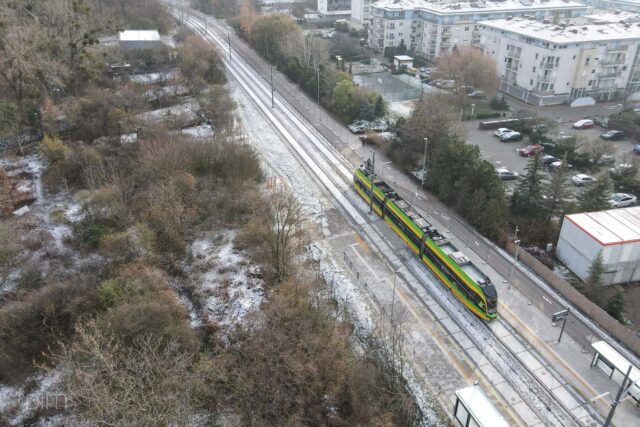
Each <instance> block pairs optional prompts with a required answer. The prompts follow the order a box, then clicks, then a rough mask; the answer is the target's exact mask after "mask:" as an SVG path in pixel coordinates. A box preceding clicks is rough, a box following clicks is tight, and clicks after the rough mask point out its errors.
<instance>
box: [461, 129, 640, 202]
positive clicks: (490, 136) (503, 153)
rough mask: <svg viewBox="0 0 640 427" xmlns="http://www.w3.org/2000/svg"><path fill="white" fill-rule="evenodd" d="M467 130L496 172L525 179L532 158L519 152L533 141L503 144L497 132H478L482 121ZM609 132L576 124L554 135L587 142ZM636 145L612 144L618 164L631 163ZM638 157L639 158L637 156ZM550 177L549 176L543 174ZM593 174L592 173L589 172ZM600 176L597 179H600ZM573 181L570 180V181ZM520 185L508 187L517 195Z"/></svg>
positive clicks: (626, 142) (603, 169)
mask: <svg viewBox="0 0 640 427" xmlns="http://www.w3.org/2000/svg"><path fill="white" fill-rule="evenodd" d="M464 126H465V127H466V129H467V132H468V138H467V141H468V142H469V143H471V144H475V145H477V146H478V147H479V148H480V151H481V152H482V157H483V158H484V159H485V160H487V161H489V162H491V163H492V164H493V165H494V166H495V167H496V168H502V167H504V168H507V169H510V170H512V171H514V172H517V173H519V174H520V175H524V174H525V173H526V170H525V168H526V166H527V163H528V161H529V158H528V157H522V156H520V155H518V153H517V152H516V150H517V149H518V148H522V147H526V146H527V145H530V142H529V138H528V137H527V136H525V137H524V138H523V140H522V141H516V142H506V143H505V142H500V140H499V139H498V138H497V137H496V136H494V130H480V129H478V121H477V120H472V121H467V122H464ZM605 131H606V129H603V128H600V127H598V126H595V127H593V128H592V129H580V130H578V129H573V128H572V122H567V123H560V124H559V125H558V129H557V130H556V131H555V132H554V134H553V136H559V135H562V134H563V135H578V136H580V137H581V138H585V139H587V140H599V138H600V135H601V134H602V133H604V132H605ZM634 143H635V142H634V141H632V140H630V139H629V138H625V139H623V140H620V141H612V144H613V146H614V147H615V148H616V153H615V156H616V164H619V163H622V162H625V161H628V159H629V155H630V153H632V150H633V145H634ZM634 157H635V156H634ZM610 167H611V166H603V167H601V168H600V171H599V172H598V173H603V172H606V170H607V169H608V168H610ZM581 172H585V171H580V170H573V171H572V172H571V173H570V174H569V175H570V176H573V175H575V174H577V173H581ZM543 173H544V174H546V175H547V176H548V174H549V172H547V171H546V170H544V171H543ZM585 173H589V174H592V175H593V173H590V172H585ZM598 173H596V174H595V175H597V174H598ZM569 179H570V177H569ZM518 182H519V181H518V180H514V181H505V185H506V186H507V189H508V191H509V192H511V191H513V188H514V187H515V186H516V185H517V183H518ZM569 187H570V188H573V189H575V190H578V188H577V187H575V186H573V185H570V186H569Z"/></svg>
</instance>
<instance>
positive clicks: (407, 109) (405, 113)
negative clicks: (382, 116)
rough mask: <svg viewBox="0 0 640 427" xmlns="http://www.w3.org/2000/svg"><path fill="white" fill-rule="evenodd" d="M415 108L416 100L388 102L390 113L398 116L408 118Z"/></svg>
mask: <svg viewBox="0 0 640 427" xmlns="http://www.w3.org/2000/svg"><path fill="white" fill-rule="evenodd" d="M415 108H416V101H415V100H409V101H396V102H389V104H388V110H389V113H390V114H392V115H395V116H397V117H404V118H405V119H408V118H409V117H410V116H411V113H412V112H413V110H414V109H415Z"/></svg>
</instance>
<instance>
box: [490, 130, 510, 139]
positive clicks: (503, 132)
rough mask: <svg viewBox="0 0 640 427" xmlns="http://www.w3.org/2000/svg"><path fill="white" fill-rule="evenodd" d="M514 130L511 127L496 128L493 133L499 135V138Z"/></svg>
mask: <svg viewBox="0 0 640 427" xmlns="http://www.w3.org/2000/svg"><path fill="white" fill-rule="evenodd" d="M512 132H514V131H512V130H511V129H508V128H500V129H496V131H495V132H494V133H493V134H494V135H495V136H497V137H498V138H500V137H501V136H502V135H506V134H508V133H512Z"/></svg>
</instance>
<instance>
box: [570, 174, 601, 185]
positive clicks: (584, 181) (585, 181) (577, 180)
mask: <svg viewBox="0 0 640 427" xmlns="http://www.w3.org/2000/svg"><path fill="white" fill-rule="evenodd" d="M596 181H597V180H596V179H595V178H594V177H592V176H591V175H585V174H583V173H579V174H578V175H574V176H572V177H571V182H573V185H575V186H577V187H580V186H582V185H590V184H593V183H594V182H596Z"/></svg>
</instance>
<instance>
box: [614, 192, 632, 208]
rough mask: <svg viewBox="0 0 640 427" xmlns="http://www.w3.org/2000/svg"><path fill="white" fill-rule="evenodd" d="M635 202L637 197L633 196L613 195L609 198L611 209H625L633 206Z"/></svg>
mask: <svg viewBox="0 0 640 427" xmlns="http://www.w3.org/2000/svg"><path fill="white" fill-rule="evenodd" d="M637 201H638V199H637V197H636V196H634V195H633V194H627V193H614V194H612V195H611V197H610V198H609V205H610V206H611V207H612V208H626V207H627V206H634V205H635V204H636V202H637Z"/></svg>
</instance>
